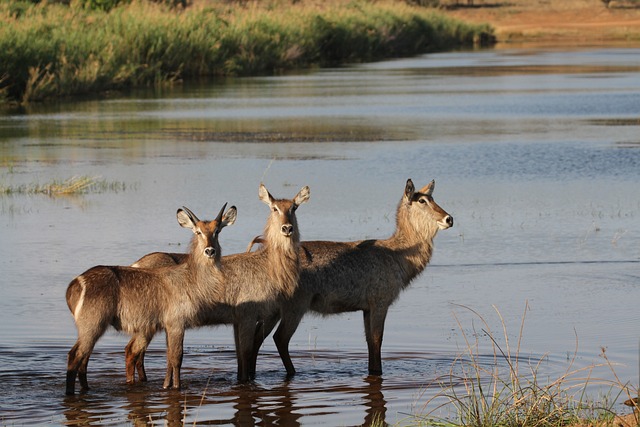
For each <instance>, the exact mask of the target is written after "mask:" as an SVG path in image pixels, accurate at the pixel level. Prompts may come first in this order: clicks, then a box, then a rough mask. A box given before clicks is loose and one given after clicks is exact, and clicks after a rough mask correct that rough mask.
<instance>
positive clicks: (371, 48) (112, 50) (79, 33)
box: [0, 0, 494, 104]
mask: <svg viewBox="0 0 640 427" xmlns="http://www.w3.org/2000/svg"><path fill="white" fill-rule="evenodd" d="M78 3H79V2H73V1H72V2H71V6H66V5H63V4H47V3H46V2H42V3H40V4H38V5H28V6H23V7H21V8H18V9H17V8H16V2H15V1H11V0H0V21H1V22H2V25H1V26H0V102H5V103H6V102H14V103H21V104H27V103H29V102H33V101H40V100H43V99H47V98H52V97H61V96H69V95H79V94H87V93H97V92H102V91H107V90H114V89H123V88H129V87H135V86H142V85H154V84H165V83H170V82H172V81H175V80H177V79H183V78H190V77H196V76H223V75H225V76H228V75H250V74H261V73H274V72H278V71H280V70H287V69H295V68H305V67H311V66H327V65H338V64H343V63H348V62H359V61H371V60H376V59H381V58H388V57H399V56H407V55H413V54H418V53H424V52H429V51H436V50H443V49H451V48H456V47H461V46H472V45H474V44H488V43H492V41H493V39H494V38H493V33H492V29H491V28H490V27H488V26H487V25H475V24H465V23H463V22H460V21H457V20H454V19H452V18H449V17H447V16H445V15H443V14H440V13H438V12H436V11H434V10H431V9H426V8H421V7H417V6H411V5H408V4H406V3H402V2H398V1H388V0H384V1H378V2H368V1H364V0H353V1H348V2H341V1H338V0H327V1H325V2H319V3H315V2H314V3H310V2H308V1H298V2H293V4H292V3H291V2H285V1H282V0H270V1H266V0H265V1H263V2H249V3H228V2H222V1H220V2H218V1H217V0H211V1H209V2H203V3H198V4H197V5H194V6H191V7H189V8H187V9H184V10H176V9H171V8H169V7H167V6H166V5H163V4H157V3H152V2H143V1H137V0H134V1H133V2H132V3H130V4H127V5H123V6H121V7H117V8H115V9H113V10H111V11H110V12H103V11H91V10H87V9H83V8H82V7H80V6H79V5H78Z"/></svg>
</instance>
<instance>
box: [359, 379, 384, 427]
mask: <svg viewBox="0 0 640 427" xmlns="http://www.w3.org/2000/svg"><path fill="white" fill-rule="evenodd" d="M365 382H366V383H367V386H366V387H364V388H365V392H366V394H365V395H364V401H365V406H366V407H367V409H366V411H365V413H366V416H365V417H364V423H363V424H362V425H363V426H370V425H374V424H375V425H377V426H379V425H383V426H386V425H388V424H387V423H386V422H385V419H386V414H387V406H386V405H387V401H386V400H384V395H383V394H382V377H378V376H368V377H367V378H365Z"/></svg>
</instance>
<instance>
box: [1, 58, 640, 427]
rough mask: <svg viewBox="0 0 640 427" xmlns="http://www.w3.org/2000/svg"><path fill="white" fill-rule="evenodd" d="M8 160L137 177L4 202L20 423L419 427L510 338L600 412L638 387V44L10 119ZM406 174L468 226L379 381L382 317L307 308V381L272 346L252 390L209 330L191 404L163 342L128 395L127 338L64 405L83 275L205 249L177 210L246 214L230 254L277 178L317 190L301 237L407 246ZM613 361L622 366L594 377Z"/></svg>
mask: <svg viewBox="0 0 640 427" xmlns="http://www.w3.org/2000/svg"><path fill="white" fill-rule="evenodd" d="M0 159H1V161H0V184H1V185H2V186H4V187H10V188H12V189H14V190H15V189H16V188H18V187H19V186H20V185H32V184H37V183H40V184H46V183H48V182H50V181H51V180H54V179H55V180H65V179H68V178H70V177H72V176H83V175H88V176H92V177H101V178H102V179H104V180H106V181H107V182H108V183H120V184H122V185H124V189H122V188H121V187H122V185H119V186H116V188H111V189H105V190H104V191H98V192H92V193H89V194H85V195H79V196H68V197H50V196H47V195H43V194H19V193H17V192H15V191H14V192H13V194H4V195H1V196H0V228H1V231H0V233H1V239H0V266H1V275H0V289H1V291H2V297H1V298H0V325H2V326H1V327H0V383H1V384H2V386H3V387H2V389H3V391H2V393H0V424H2V425H30V424H53V425H147V424H148V425H183V424H187V425H194V424H198V425H205V424H221V425H243V426H244V425H287V426H289V425H323V426H338V425H344V426H347V425H361V424H365V425H367V424H370V423H371V422H372V421H373V420H382V421H385V422H386V423H389V424H396V423H398V424H403V425H408V424H415V423H417V419H416V418H412V417H411V416H412V415H420V414H428V413H430V412H431V411H435V412H434V414H437V415H439V416H445V417H446V416H447V415H449V416H454V415H455V414H452V413H450V412H448V411H449V410H450V409H449V408H447V407H445V408H443V409H440V410H436V407H435V406H436V404H437V403H439V402H441V400H438V399H437V398H435V399H434V397H436V396H438V394H439V393H442V390H443V387H445V386H447V385H450V384H453V385H456V384H459V380H460V377H461V376H464V373H465V369H467V368H465V366H468V365H464V363H465V361H467V360H468V354H466V353H467V351H468V347H469V346H472V347H473V348H474V351H475V354H477V355H478V363H479V364H480V365H481V367H483V368H487V369H488V370H490V369H491V368H492V367H494V366H497V368H498V369H499V370H503V369H506V367H507V363H506V361H505V360H504V359H501V358H498V360H497V361H495V360H494V358H493V350H492V345H491V337H493V339H495V341H496V343H497V344H498V345H500V347H501V349H502V350H505V351H510V353H511V354H512V355H513V356H514V357H516V356H518V358H519V361H520V366H521V369H522V371H523V373H524V374H527V373H528V372H529V370H530V369H529V368H530V366H532V365H535V364H538V363H539V364H538V365H537V366H538V367H537V369H538V372H537V377H538V380H544V381H546V380H548V381H550V382H551V381H553V380H554V379H556V378H558V377H559V376H561V375H563V374H564V373H565V371H567V370H570V371H574V370H580V369H582V368H585V370H583V371H579V372H578V373H577V374H576V375H573V376H572V378H571V381H573V383H571V384H574V383H581V382H583V381H584V379H585V378H586V377H588V376H591V377H592V378H593V379H594V381H593V382H594V384H593V386H591V387H589V393H591V397H593V398H594V399H597V398H598V397H599V396H601V395H602V393H606V392H607V391H608V390H609V388H608V385H607V384H606V383H605V384H604V385H602V383H601V382H599V381H597V379H603V380H606V381H617V380H616V377H615V375H617V376H618V378H619V379H620V381H622V382H628V383H629V385H630V386H632V387H638V376H639V373H638V363H639V361H638V360H639V355H638V352H639V349H638V346H639V339H640V333H639V332H638V330H639V328H638V327H639V326H640V310H639V309H638V306H639V305H640V190H639V185H640V50H637V49H610V50H606V49H594V50H589V49H585V50H580V51H571V52H567V51H550V50H498V51H480V52H457V53H444V54H433V55H425V56H421V57H417V58H412V59H404V60H396V61H385V62H380V63H374V64H366V65H358V66H352V67H346V68H341V69H329V70H319V71H315V72H309V73H305V74H298V75H286V76H276V77H258V78H243V79H231V80H228V81H225V82H222V83H219V84H202V85H186V86H184V87H180V88H175V89H171V90H163V91H159V92H154V93H150V92H139V93H134V94H132V95H131V96H128V97H122V98H109V99H103V100H99V101H86V102H74V103H64V104H60V105H56V106H46V107H43V106H41V107H33V108H32V109H30V110H29V111H26V112H21V113H7V114H5V115H2V116H0ZM407 178H412V179H413V180H414V182H415V184H416V185H417V186H418V187H422V186H423V185H425V184H426V183H427V182H428V181H429V180H431V179H435V180H436V183H437V185H436V190H435V192H434V197H435V199H436V201H437V202H438V203H439V204H440V205H441V206H442V207H443V208H444V209H446V210H447V211H448V212H449V213H450V214H451V215H453V217H454V218H455V226H454V227H453V228H452V229H449V230H445V231H442V232H440V233H439V234H438V236H436V239H435V254H434V257H433V259H432V262H431V264H430V266H429V267H428V268H427V270H426V271H425V272H424V273H423V274H422V275H421V276H419V277H418V278H417V279H416V280H415V281H414V282H413V283H412V285H411V286H410V287H409V288H408V289H407V290H406V291H404V293H402V294H401V297H400V298H399V300H398V301H397V302H396V304H395V305H394V306H392V308H391V310H390V312H389V315H388V317H387V324H386V330H385V341H384V345H383V370H384V375H383V376H382V377H380V378H376V377H370V376H368V375H367V371H366V367H367V351H366V344H365V340H364V334H363V327H362V315H361V313H348V314H343V315H339V316H332V317H325V318H322V317H316V316H312V315H309V316H307V317H305V319H304V321H303V323H302V324H301V325H300V327H299V329H298V331H297V333H296V335H295V336H294V337H293V340H292V343H291V352H292V356H293V360H294V363H295V364H296V367H297V369H298V375H297V376H295V377H294V378H293V379H291V380H289V381H287V380H286V379H285V374H284V369H283V367H282V365H281V363H280V360H279V358H278V356H277V351H276V350H275V346H274V344H273V342H272V340H271V339H270V338H268V339H267V340H266V342H265V345H264V346H263V348H262V351H261V354H260V357H259V360H258V376H257V379H256V381H255V382H254V383H252V384H249V385H240V384H237V383H236V381H235V370H236V362H235V356H234V348H233V337H232V331H231V328H229V327H217V328H202V329H198V330H190V331H188V332H187V335H186V338H185V349H186V352H185V357H184V362H183V378H184V389H183V390H182V391H179V392H177V391H166V390H162V388H161V386H162V379H163V376H164V365H165V357H164V336H163V335H159V336H157V337H156V339H155V340H154V342H153V343H152V345H151V348H150V351H149V353H148V355H147V362H146V365H147V372H148V375H149V378H150V381H149V382H148V383H147V384H144V385H133V386H127V385H126V384H125V376H124V354H123V348H124V346H125V344H126V343H127V341H128V337H127V336H124V335H119V334H117V333H115V332H113V331H112V332H109V333H107V334H106V335H105V336H104V337H103V338H102V339H101V340H100V341H99V343H98V345H97V347H96V350H95V352H94V354H93V356H92V358H91V362H90V364H89V382H90V385H91V386H92V389H91V390H90V391H89V392H88V393H86V394H81V395H76V396H74V397H65V396H64V378H65V362H66V354H67V352H68V351H69V349H70V348H71V346H72V345H73V343H74V342H75V339H76V331H75V326H74V324H73V321H72V318H71V315H70V313H69V310H68V308H67V306H66V303H65V298H64V295H65V289H66V286H67V284H68V283H69V281H71V279H73V277H74V276H76V275H77V274H80V273H81V272H83V271H84V270H86V269H87V268H89V267H91V266H93V265H97V264H115V265H127V264H130V263H131V262H133V261H134V260H136V259H137V258H139V257H140V256H142V255H144V254H145V253H148V252H152V251H158V250H160V251H186V247H185V246H186V243H187V242H188V241H189V238H190V235H189V233H188V232H187V231H185V230H183V229H181V228H180V227H179V226H178V225H177V224H176V220H175V211H176V209H177V208H178V207H180V206H183V205H185V206H188V207H189V208H191V209H192V210H193V211H194V212H196V213H197V214H198V215H199V216H201V217H213V216H214V215H215V214H216V213H217V211H218V209H219V208H220V206H221V204H222V203H224V202H229V203H231V204H235V205H236V206H237V207H238V221H237V223H236V224H235V225H234V226H233V227H229V228H228V229H225V230H224V232H223V233H221V235H220V241H221V245H222V247H223V251H224V253H227V254H229V253H234V252H239V251H243V250H244V249H245V247H246V244H247V242H248V241H249V240H250V239H251V238H253V237H254V236H255V235H256V234H259V233H260V232H261V230H262V226H263V224H264V220H265V218H266V216H267V213H268V212H267V208H266V207H265V206H264V205H263V204H262V203H261V202H260V201H259V200H258V197H257V191H258V184H259V183H260V182H261V181H264V182H265V184H266V185H267V187H269V189H270V190H271V192H272V193H273V194H274V195H276V196H287V197H291V196H293V195H294V194H295V193H296V192H297V191H298V189H299V188H300V187H302V186H303V185H309V186H310V188H311V199H310V202H309V203H307V204H305V205H304V206H302V207H301V208H300V209H299V210H298V220H299V223H300V227H301V232H302V235H303V239H328V240H359V239H364V238H375V237H387V236H389V235H390V234H391V233H392V231H393V228H394V213H395V207H396V204H397V202H398V201H399V200H400V197H401V195H402V192H403V189H404V185H405V181H406V180H407ZM116 190H117V191H116ZM525 313H526V317H525V320H524V327H522V328H521V325H522V318H523V315H525ZM501 319H502V320H501ZM503 326H504V328H503ZM507 340H508V342H507ZM476 345H477V348H476ZM603 350H604V351H605V353H604V355H605V356H606V359H605V358H604V357H603V353H602V352H603ZM607 360H609V361H611V363H613V364H615V366H614V369H615V375H614V373H613V372H612V371H611V369H609V368H607V367H595V368H594V369H593V370H591V369H588V368H589V367H590V366H592V365H594V364H595V365H598V364H602V363H606V361H607ZM567 384H569V383H567ZM459 390H460V389H459ZM616 394H617V391H616V392H614V393H613V397H615V396H616ZM623 397H624V396H623ZM624 398H626V397H624ZM621 400H624V399H621ZM614 408H617V409H621V410H622V406H621V405H620V404H616V405H615V406H614Z"/></svg>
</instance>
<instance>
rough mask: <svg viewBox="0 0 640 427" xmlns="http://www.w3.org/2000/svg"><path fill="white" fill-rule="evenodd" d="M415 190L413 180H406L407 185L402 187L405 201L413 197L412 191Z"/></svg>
mask: <svg viewBox="0 0 640 427" xmlns="http://www.w3.org/2000/svg"><path fill="white" fill-rule="evenodd" d="M415 192H416V188H415V187H414V186H413V181H411V178H409V179H408V180H407V185H405V187H404V197H405V198H406V199H407V202H411V200H412V199H413V193H415Z"/></svg>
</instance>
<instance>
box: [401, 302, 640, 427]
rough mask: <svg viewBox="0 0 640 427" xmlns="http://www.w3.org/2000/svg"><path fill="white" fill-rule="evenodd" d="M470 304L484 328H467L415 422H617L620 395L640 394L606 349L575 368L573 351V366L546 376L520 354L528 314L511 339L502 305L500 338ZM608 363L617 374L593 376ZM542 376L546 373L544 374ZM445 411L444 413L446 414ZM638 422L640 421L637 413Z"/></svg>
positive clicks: (556, 425)
mask: <svg viewBox="0 0 640 427" xmlns="http://www.w3.org/2000/svg"><path fill="white" fill-rule="evenodd" d="M465 309H467V310H470V311H471V312H472V313H473V315H474V316H475V317H476V318H477V319H479V320H480V323H481V324H482V330H481V331H476V330H475V328H474V330H473V333H471V334H468V333H465V332H464V330H463V328H462V325H461V324H460V322H458V323H459V326H460V329H461V330H462V331H463V337H464V340H465V345H466V350H465V352H464V353H463V354H461V355H460V357H459V359H458V360H457V361H456V362H455V363H454V365H453V366H452V367H451V370H450V373H449V375H448V376H447V377H446V378H443V379H441V380H440V382H439V384H437V385H438V386H440V387H441V391H439V392H438V393H436V395H435V396H433V397H432V398H430V399H429V400H428V401H427V402H426V403H425V404H424V406H423V408H422V411H420V412H421V413H419V414H416V415H414V416H413V418H414V419H415V424H416V425H425V426H426V425H430V426H433V425H435V426H451V427H453V426H473V427H494V426H504V427H511V426H514V427H515V426H520V427H561V426H581V427H585V426H613V425H615V424H614V420H615V414H614V411H613V409H612V408H613V406H614V404H615V403H616V402H618V400H619V399H620V398H623V399H626V398H632V397H634V396H637V394H638V390H637V389H635V388H633V387H631V386H630V384H629V383H628V382H623V381H621V380H620V378H618V376H617V375H616V374H615V370H614V366H613V364H612V363H611V362H610V361H609V359H608V358H607V356H606V354H605V351H604V349H603V350H602V354H601V356H602V359H603V360H604V361H603V362H602V363H599V364H593V365H591V366H587V367H583V368H577V369H575V368H573V366H574V362H575V357H576V356H575V355H576V354H577V340H576V350H575V352H574V356H573V358H572V359H570V363H569V367H568V368H567V369H566V371H565V372H564V373H563V374H561V375H559V376H558V377H557V378H555V379H553V378H547V377H542V375H541V374H540V371H539V369H540V366H541V364H542V363H543V361H544V358H543V359H541V360H537V361H535V360H534V361H531V360H530V359H528V358H526V357H523V356H522V355H521V354H520V346H521V340H522V337H523V331H524V323H525V322H524V320H525V315H526V311H527V310H528V307H527V308H525V315H523V317H522V323H521V325H520V331H519V335H518V341H517V343H516V344H515V345H513V343H511V342H510V339H509V334H508V333H507V328H506V326H505V323H504V320H503V319H502V316H501V315H500V313H499V311H498V310H496V313H497V314H498V316H499V319H500V321H501V323H502V328H503V331H502V333H503V334H502V335H503V337H502V338H501V340H502V344H500V343H499V342H498V339H497V336H496V335H494V333H493V331H491V329H490V327H489V325H488V323H487V321H486V320H485V319H484V318H483V317H482V316H480V315H479V314H478V313H477V312H475V311H473V310H471V309H469V308H467V307H465ZM480 337H486V338H487V339H488V340H489V342H490V346H491V348H492V351H493V354H492V360H491V361H490V362H487V360H486V354H485V355H484V357H483V355H482V354H481V352H480V351H479V348H480V343H479V341H480ZM603 367H604V368H607V369H609V370H610V372H611V373H612V376H613V379H612V380H610V379H599V378H594V377H593V376H592V375H593V371H594V370H596V369H597V368H603ZM541 377H542V378H541ZM594 386H595V387H596V388H604V389H606V390H607V392H606V393H605V394H604V395H603V396H600V397H599V398H597V399H594V398H593V397H592V396H590V395H589V394H588V391H587V390H588V388H589V389H590V390H592V389H593V387H594ZM443 414H444V415H443ZM634 421H635V425H640V423H639V422H638V418H637V415H636V417H635V419H634Z"/></svg>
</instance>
